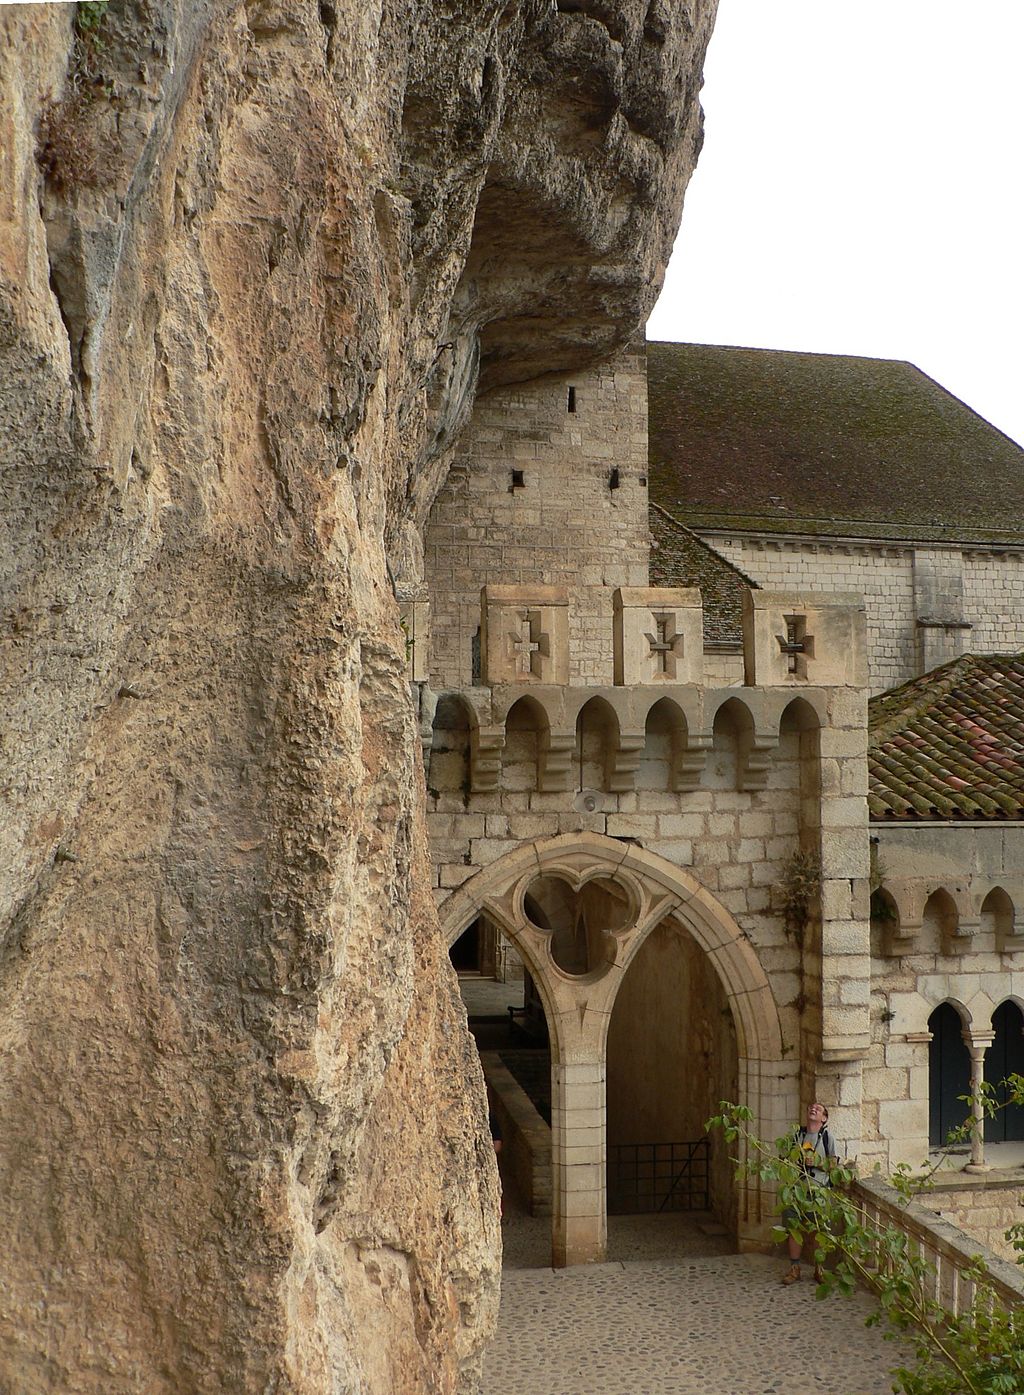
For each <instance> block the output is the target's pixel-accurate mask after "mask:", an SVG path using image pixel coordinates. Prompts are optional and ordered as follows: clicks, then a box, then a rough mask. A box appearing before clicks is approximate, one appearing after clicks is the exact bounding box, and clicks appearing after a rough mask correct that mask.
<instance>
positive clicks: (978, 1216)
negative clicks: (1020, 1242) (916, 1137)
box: [920, 1177, 1024, 1264]
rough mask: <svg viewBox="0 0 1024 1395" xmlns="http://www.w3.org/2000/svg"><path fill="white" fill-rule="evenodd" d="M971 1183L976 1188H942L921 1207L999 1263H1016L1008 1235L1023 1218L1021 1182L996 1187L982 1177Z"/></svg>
mask: <svg viewBox="0 0 1024 1395" xmlns="http://www.w3.org/2000/svg"><path fill="white" fill-rule="evenodd" d="M971 1180H972V1181H973V1182H975V1183H977V1185H964V1186H963V1187H962V1188H957V1189H948V1190H947V1187H946V1186H945V1185H943V1186H942V1188H941V1190H938V1189H937V1190H936V1191H934V1192H931V1193H929V1194H928V1195H926V1196H923V1197H921V1198H920V1200H921V1204H922V1205H923V1206H927V1207H928V1209H929V1211H936V1212H938V1214H939V1215H940V1216H943V1217H944V1218H945V1219H946V1220H947V1221H949V1222H950V1223H951V1224H952V1225H955V1226H959V1227H960V1229H961V1230H966V1232H967V1234H968V1235H973V1236H974V1237H975V1238H976V1239H978V1240H980V1241H981V1243H982V1244H983V1245H986V1246H987V1247H988V1248H989V1249H990V1250H991V1251H992V1253H993V1254H997V1255H998V1256H999V1258H1000V1259H1005V1260H1009V1262H1010V1263H1011V1264H1014V1263H1016V1261H1017V1259H1018V1254H1017V1251H1016V1250H1015V1249H1014V1248H1013V1247H1012V1245H1011V1244H1010V1242H1009V1241H1008V1240H1007V1238H1006V1232H1007V1231H1008V1230H1009V1228H1010V1227H1011V1226H1012V1225H1018V1224H1019V1223H1020V1221H1021V1219H1022V1216H1024V1211H1022V1207H1024V1185H1022V1183H1021V1182H1020V1181H1017V1182H1010V1183H1007V1182H1006V1181H1003V1182H1002V1184H996V1183H995V1179H990V1178H982V1177H976V1178H974V1179H971ZM967 1181H968V1179H965V1183H966V1182H967Z"/></svg>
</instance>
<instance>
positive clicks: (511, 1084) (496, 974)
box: [448, 912, 552, 1262]
mask: <svg viewBox="0 0 1024 1395" xmlns="http://www.w3.org/2000/svg"><path fill="white" fill-rule="evenodd" d="M448 954H449V958H450V959H451V962H452V966H453V967H454V969H455V971H456V974H457V975H458V980H459V993H460V995H461V997H462V1002H463V1005H464V1006H465V1009H466V1017H467V1019H468V1023H469V1030H470V1034H471V1035H472V1037H473V1040H474V1042H475V1043H476V1048H477V1052H478V1054H479V1056H480V1065H481V1067H482V1070H483V1075H484V1080H485V1082H486V1085H487V1107H488V1114H489V1116H490V1126H491V1131H492V1135H493V1137H494V1139H495V1140H496V1142H497V1143H498V1145H499V1152H498V1170H499V1172H500V1173H501V1177H502V1189H503V1192H507V1191H508V1190H509V1189H510V1188H511V1189H513V1190H514V1192H515V1194H516V1200H517V1203H518V1204H520V1205H522V1207H523V1208H525V1211H526V1212H527V1213H528V1214H529V1215H531V1216H550V1215H551V1202H552V1179H551V1052H550V1046H549V1030H548V1023H547V1018H546V1016H545V1013H544V1006H543V1003H542V1001H541V998H540V995H539V993H538V992H537V988H536V985H535V984H534V982H533V979H532V978H531V976H530V973H529V970H527V969H526V968H525V966H524V965H523V962H522V960H521V959H520V957H519V955H518V954H517V953H516V951H515V948H514V946H513V945H512V944H511V942H510V941H509V940H508V938H507V937H506V936H505V935H503V934H502V933H501V930H500V929H499V927H498V926H497V925H495V923H494V921H493V920H492V919H491V918H490V917H489V916H488V915H487V914H486V912H482V913H481V914H479V915H477V916H474V917H473V919H472V920H471V921H470V923H469V924H468V925H467V926H466V928H465V930H464V931H463V932H462V934H461V935H459V936H458V938H457V939H456V940H455V941H454V942H453V943H452V944H451V945H450V946H449V950H448ZM539 1262H543V1261H539Z"/></svg>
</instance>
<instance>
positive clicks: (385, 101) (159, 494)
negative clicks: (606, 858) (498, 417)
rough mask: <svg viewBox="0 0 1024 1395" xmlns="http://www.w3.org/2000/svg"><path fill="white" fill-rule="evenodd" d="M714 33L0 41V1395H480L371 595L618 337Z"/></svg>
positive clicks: (392, 690)
mask: <svg viewBox="0 0 1024 1395" xmlns="http://www.w3.org/2000/svg"><path fill="white" fill-rule="evenodd" d="M713 10H714V0H694V3H692V4H685V3H681V2H680V0H673V3H668V0H650V3H647V0H642V3H640V2H639V0H621V3H612V2H611V0H607V2H606V0H559V3H558V4H552V3H550V0H511V2H510V3H505V0H458V2H457V3H456V0H421V2H420V3H417V4H413V3H410V0H376V3H374V0H319V4H318V3H316V0H249V3H229V0H188V3H185V2H184V0H114V3H113V4H111V6H110V8H109V9H108V10H107V11H106V13H105V14H104V13H103V6H102V4H101V5H92V6H84V5H83V6H79V7H78V11H77V18H76V9H75V7H74V6H72V5H53V6H35V5H32V6H29V5H24V6H14V7H13V8H9V7H5V8H3V9H2V10H0V91H2V92H3V93H4V119H3V122H2V123H0V526H2V529H3V538H2V543H0V638H2V666H0V679H2V684H3V692H2V693H0V711H2V713H3V721H2V725H0V751H2V757H3V761H2V767H0V769H2V775H0V779H2V782H3V789H2V800H3V804H2V818H0V946H2V947H0V1051H2V1056H3V1061H4V1069H3V1071H2V1072H0V1158H2V1169H3V1179H4V1181H3V1186H2V1187H0V1199H2V1200H0V1204H2V1207H3V1212H4V1215H3V1227H2V1233H3V1235H4V1244H3V1246H0V1282H2V1285H3V1293H4V1302H3V1304H0V1389H4V1390H6V1389H10V1390H12V1391H14V1390H17V1391H18V1392H19V1395H31V1393H32V1392H37V1391H40V1392H41V1391H54V1392H56V1391H72V1390H74V1391H75V1392H77V1395H101V1392H102V1395H112V1393H113V1392H122V1391H125V1392H127V1391H132V1392H134V1391H138V1392H143V1391H144V1392H146V1395H171V1392H175V1395H182V1392H192V1391H195V1392H200V1391H210V1392H214V1391H216V1392H225V1391H230V1392H250V1391H251V1392H253V1393H254V1395H256V1393H257V1392H259V1395H264V1392H271V1391H273V1392H277V1395H284V1392H289V1395H290V1393H291V1392H295V1393H296V1395H299V1392H301V1393H302V1395H306V1393H307V1392H309V1393H310V1395H311V1393H312V1392H318V1393H319V1392H327V1391H331V1392H341V1391H346V1392H347V1391H357V1390H358V1391H366V1392H381V1395H383V1393H384V1392H388V1393H389V1395H390V1393H391V1392H401V1395H405V1392H415V1391H438V1392H442V1391H460V1390H471V1389H472V1388H473V1387H474V1384H475V1381H476V1371H477V1368H478V1365H479V1357H480V1352H481V1348H482V1346H483V1343H484V1342H485V1341H486V1337H487V1334H488V1332H489V1329H490V1326H491V1324H492V1322H493V1318H494V1313H495V1308H496V1302H497V1283H498V1252H499V1248H500V1236H499V1230H498V1225H497V1204H496V1177H495V1170H494V1161H493V1153H492V1150H491V1148H490V1142H489V1139H488V1136H487V1131H486V1127H485V1117H484V1103H483V1092H482V1087H481V1080H480V1075H479V1067H478V1063H477V1061H476V1056H475V1052H474V1050H473V1047H472V1044H471V1042H470V1039H469V1038H468V1035H467V1033H466V1028H465V1019H464V1014H463V1012H462V1009H461V1005H460V1003H459V1001H458V994H457V990H456V987H455V984H454V980H453V977H452V975H451V973H450V971H449V967H448V964H447V957H446V954H445V951H444V947H443V945H441V944H440V942H439V937H438V935H437V930H436V923H435V920H434V918H433V907H432V904H431V898H430V891H429V886H428V877H427V874H426V860H425V851H424V841H423V833H422V826H421V820H420V818H419V812H418V800H419V787H420V783H421V776H420V773H419V770H418V767H417V758H416V740H415V725H414V715H413V710H412V703H411V700H410V695H409V690H408V685H407V683H406V679H405V670H404V643H403V635H402V632H401V630H400V628H399V625H398V618H397V607H396V603H395V589H394V588H395V582H396V573H397V574H398V576H397V580H398V583H399V584H400V585H401V584H408V583H409V580H410V576H411V577H412V579H413V580H415V576H414V573H415V567H416V556H417V536H416V530H417V526H418V524H419V523H420V522H421V521H422V518H423V517H424V515H425V511H426V509H427V508H428V507H429V503H430V500H431V498H432V496H433V492H434V491H435V490H436V487H437V485H438V483H439V481H440V479H441V478H442V477H443V470H444V462H445V456H446V451H447V449H448V447H449V445H450V443H451V442H452V441H453V440H454V438H455V437H456V435H457V433H458V430H459V427H460V423H461V421H462V420H463V419H464V415H465V412H466V410H467V408H468V406H469V404H470V403H471V400H472V396H473V393H474V391H475V390H476V387H477V378H478V373H480V372H481V371H482V373H483V380H484V382H485V383H488V382H495V383H496V382H504V381H511V380H515V379H516V378H525V377H528V376H532V375H534V374H536V373H539V372H543V371H546V370H550V369H553V368H556V367H566V366H569V365H572V364H575V363H581V362H583V361H585V360H587V359H592V358H594V357H595V356H598V355H600V354H601V353H602V352H604V351H606V350H607V349H609V348H610V347H612V346H614V345H615V344H617V343H619V342H621V341H622V340H623V339H624V338H625V337H626V336H627V335H628V334H629V333H630V332H631V331H632V330H633V329H634V328H635V326H636V325H637V324H638V323H639V322H640V321H641V320H642V319H643V317H644V315H645V314H646V312H647V310H648V308H649V306H650V303H651V301H652V298H653V294H654V287H655V283H656V282H657V281H658V279H659V278H660V274H661V270H662V268H663V265H664V261H665V259H666V257H667V253H668V249H669V244H670V239H671V236H672V234H673V233H674V230H675V225H676V220H677V217H678V213H679V208H680V205H681V199H682V190H683V187H684V185H685V182H686V179H687V177H688V174H689V172H690V169H691V168H692V164H693V161H694V159H695V155H696V150H697V147H698V144H699V112H698V109H697V105H696V99H695V91H696V87H697V83H698V75H699V70H700V64H701V61H702V57H703V50H704V46H705V44H706V41H707V37H708V33H709V29H710V25H711V21H712V18H713ZM11 117H13V120H12V119H11ZM389 557H390V559H391V561H392V566H391V568H390V571H389Z"/></svg>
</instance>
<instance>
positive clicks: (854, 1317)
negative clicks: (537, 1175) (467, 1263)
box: [483, 1198, 900, 1395]
mask: <svg viewBox="0 0 1024 1395" xmlns="http://www.w3.org/2000/svg"><path fill="white" fill-rule="evenodd" d="M509 1200H510V1201H511V1202H512V1205H511V1207H510V1214H509V1218H508V1224H507V1225H506V1227H505V1231H504V1236H505V1270H504V1273H503V1276H502V1289H501V1293H502V1297H501V1315H500V1317H499V1320H498V1333H497V1336H496V1337H495V1339H494V1341H493V1343H492V1344H491V1347H490V1349H489V1351H488V1354H487V1357H486V1358H485V1361H484V1383H483V1391H484V1395H890V1392H891V1389H892V1385H891V1381H890V1379H889V1376H888V1372H889V1370H890V1369H891V1367H892V1366H894V1365H895V1364H896V1363H897V1362H898V1361H899V1360H900V1349H899V1348H898V1347H896V1346H894V1344H893V1343H892V1342H887V1341H885V1340H884V1338H883V1336H882V1333H881V1332H880V1331H879V1329H878V1328H866V1327H865V1326H864V1319H865V1317H866V1316H867V1314H868V1313H869V1312H870V1311H871V1301H870V1299H869V1298H868V1297H867V1295H864V1294H857V1295H855V1296H854V1297H853V1298H851V1299H842V1298H833V1299H828V1300H824V1301H820V1300H818V1299H816V1298H815V1296H814V1292H815V1286H814V1284H813V1283H812V1282H811V1280H810V1277H809V1276H810V1269H809V1268H807V1266H805V1267H804V1273H805V1275H807V1276H808V1277H807V1278H805V1280H804V1281H803V1282H802V1283H800V1284H796V1285H794V1286H793V1287H791V1288H783V1287H782V1285H781V1284H780V1283H779V1279H780V1278H781V1276H782V1274H783V1272H784V1270H785V1264H784V1261H782V1260H779V1259H766V1258H765V1257H764V1256H762V1255H736V1254H729V1253H727V1246H726V1242H725V1240H724V1239H723V1238H722V1236H721V1234H720V1233H719V1234H716V1233H715V1232H716V1230H718V1231H719V1232H720V1227H715V1226H713V1225H710V1226H709V1225H707V1224H706V1223H705V1222H704V1221H702V1220H701V1219H700V1218H696V1217H688V1216H634V1217H625V1216H612V1217H609V1227H608V1238H609V1255H610V1256H611V1258H612V1260H613V1261H614V1262H612V1263H608V1264H600V1265H590V1266H580V1267H577V1268H571V1269H557V1270H556V1269H551V1268H547V1267H542V1266H544V1264H545V1260H547V1259H548V1258H549V1256H550V1248H549V1247H550V1238H549V1237H550V1224H551V1222H550V1219H546V1220H540V1219H534V1218H531V1217H527V1216H524V1215H522V1213H521V1212H520V1211H519V1209H518V1208H517V1207H516V1205H515V1200H514V1198H509ZM706 1219H707V1220H710V1218H706Z"/></svg>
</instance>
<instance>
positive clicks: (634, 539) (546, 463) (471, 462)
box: [424, 345, 649, 689]
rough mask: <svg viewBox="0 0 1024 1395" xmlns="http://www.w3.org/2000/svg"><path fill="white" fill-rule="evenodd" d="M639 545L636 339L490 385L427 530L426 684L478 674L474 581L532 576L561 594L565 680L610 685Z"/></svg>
mask: <svg viewBox="0 0 1024 1395" xmlns="http://www.w3.org/2000/svg"><path fill="white" fill-rule="evenodd" d="M570 389H571V390H572V399H571V405H572V407H573V408H574V410H572V411H570V410H569V406H570ZM513 470H516V471H519V472H520V473H521V479H522V483H521V484H519V483H516V482H515V481H514V480H513V475H512V472H513ZM613 470H614V471H617V472H618V474H617V477H616V479H615V481H614V483H615V484H616V487H615V488H612V487H611V485H612V482H613V481H612V471H613ZM648 554H649V533H648V525H647V378H646V355H645V352H644V348H643V345H640V346H639V348H633V349H627V350H625V351H623V352H622V353H621V354H619V355H618V356H617V357H616V358H614V359H613V360H611V361H610V362H609V363H606V364H603V365H601V366H600V367H598V368H594V369H592V370H590V371H588V372H585V373H579V374H576V375H574V376H572V377H571V378H561V377H552V378H547V379H544V380H542V381H540V382H539V383H531V384H529V385H528V386H526V387H522V388H507V389H502V390H501V391H497V392H493V393H490V394H488V395H487V396H486V397H484V398H482V399H480V400H479V401H478V402H477V405H476V407H475V408H474V413H473V418H472V421H471V423H470V425H469V427H468V429H467V431H466V432H465V434H464V436H463V438H462V440H461V442H460V445H459V450H458V452H457V454H456V457H455V459H454V462H453V464H452V467H451V471H450V473H449V476H448V480H447V482H446V484H445V486H444V488H443V489H442V490H441V492H440V494H439V495H438V498H437V499H436V501H435V503H434V506H433V509H432V511H431V515H430V520H429V522H428V525H427V529H426V532H425V537H424V567H425V578H424V579H425V583H426V586H427V588H428V590H429V593H430V597H431V623H432V628H433V634H434V638H433V646H432V647H433V654H432V662H431V683H432V685H433V686H434V687H435V688H438V689H441V688H458V687H469V686H470V685H471V684H472V682H473V681H474V657H473V656H474V645H475V636H476V633H477V629H478V627H479V624H480V590H481V587H483V586H486V585H492V586H493V585H501V586H515V585H527V584H531V583H535V584H538V585H542V586H564V587H567V588H568V590H569V601H570V606H569V615H570V635H569V639H570V644H569V654H570V666H571V667H570V681H571V682H575V683H610V682H611V681H612V667H613V656H612V611H611V605H612V595H613V591H614V588H615V587H617V586H646V585H647V577H648Z"/></svg>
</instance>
